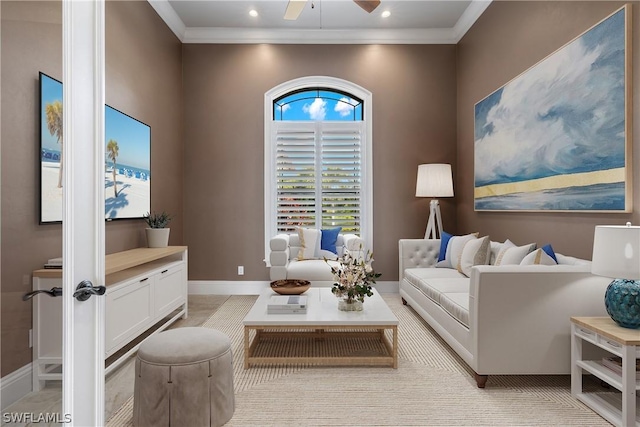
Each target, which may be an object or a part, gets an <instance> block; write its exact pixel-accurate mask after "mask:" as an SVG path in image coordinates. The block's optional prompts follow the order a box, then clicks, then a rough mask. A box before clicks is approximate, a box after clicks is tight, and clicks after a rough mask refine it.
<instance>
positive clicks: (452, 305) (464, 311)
mask: <svg viewBox="0 0 640 427" xmlns="http://www.w3.org/2000/svg"><path fill="white" fill-rule="evenodd" d="M440 306H441V307H442V308H443V309H444V311H446V312H447V313H449V314H450V315H451V316H452V317H453V318H454V319H456V320H457V321H458V322H460V323H462V324H463V325H464V326H466V327H467V328H468V327H469V292H447V293H443V294H441V295H440Z"/></svg>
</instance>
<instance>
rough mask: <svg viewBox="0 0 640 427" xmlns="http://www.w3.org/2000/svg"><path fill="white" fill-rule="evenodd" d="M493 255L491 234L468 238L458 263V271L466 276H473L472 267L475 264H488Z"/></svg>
mask: <svg viewBox="0 0 640 427" xmlns="http://www.w3.org/2000/svg"><path fill="white" fill-rule="evenodd" d="M490 257H491V241H490V240H489V236H484V237H481V238H479V239H472V240H468V241H467V242H466V243H465V245H464V248H463V249H462V254H461V255H460V262H459V263H458V271H459V272H460V273H462V274H464V275H465V276H467V277H469V276H471V267H473V266H474V265H486V264H488V263H489V258H490Z"/></svg>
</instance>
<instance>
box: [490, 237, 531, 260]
mask: <svg viewBox="0 0 640 427" xmlns="http://www.w3.org/2000/svg"><path fill="white" fill-rule="evenodd" d="M535 248H536V244H535V243H529V244H528V245H524V246H516V245H514V244H513V242H512V241H511V240H509V239H507V240H505V242H504V243H503V244H502V249H500V253H498V256H497V257H496V263H495V265H517V264H520V263H521V262H522V260H523V259H524V257H526V256H527V255H528V254H529V253H530V252H531V251H533V250H534V249H535Z"/></svg>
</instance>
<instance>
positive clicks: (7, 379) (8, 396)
mask: <svg viewBox="0 0 640 427" xmlns="http://www.w3.org/2000/svg"><path fill="white" fill-rule="evenodd" d="M31 374H32V367H31V363H29V364H28V365H24V366H23V367H22V368H20V369H18V370H15V371H13V372H12V373H10V374H9V375H5V376H4V377H2V378H1V379H0V407H1V408H2V411H4V410H5V409H6V408H7V407H8V406H9V405H12V404H14V403H15V402H17V401H18V400H20V399H22V398H23V397H25V396H26V395H27V394H29V393H31V390H32V387H33V383H32V381H31Z"/></svg>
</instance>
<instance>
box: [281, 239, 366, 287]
mask: <svg viewBox="0 0 640 427" xmlns="http://www.w3.org/2000/svg"><path fill="white" fill-rule="evenodd" d="M269 248H270V252H269V263H270V269H269V276H270V277H271V280H281V279H302V280H309V281H311V284H312V285H316V286H317V285H320V286H322V285H325V286H326V285H329V286H331V285H333V284H334V283H335V281H334V280H333V275H332V274H331V267H330V265H328V264H327V263H326V262H325V261H324V259H306V260H304V261H298V252H299V251H300V238H299V237H298V235H297V234H278V235H276V236H274V237H272V238H271V240H270V241H269ZM363 248H364V241H363V240H362V239H361V238H360V237H359V236H358V235H356V234H338V240H337V241H336V250H337V252H338V256H342V255H343V254H344V253H345V251H349V252H351V253H353V254H354V255H356V256H357V255H359V254H360V252H361V251H362V250H363ZM328 262H329V264H331V265H333V266H337V265H338V262H337V261H328Z"/></svg>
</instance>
